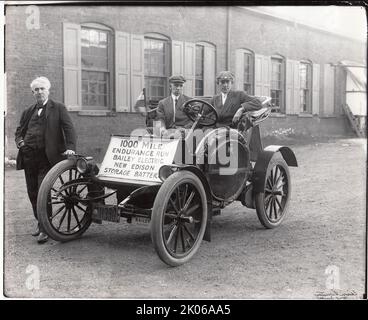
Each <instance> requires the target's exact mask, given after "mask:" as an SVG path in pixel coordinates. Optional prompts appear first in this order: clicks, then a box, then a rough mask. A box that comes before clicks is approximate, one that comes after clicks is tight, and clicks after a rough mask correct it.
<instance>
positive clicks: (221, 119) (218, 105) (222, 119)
mask: <svg viewBox="0 0 368 320" xmlns="http://www.w3.org/2000/svg"><path fill="white" fill-rule="evenodd" d="M210 103H211V104H212V105H213V106H214V107H215V109H216V110H217V113H218V121H217V126H230V125H231V123H232V119H233V117H234V115H235V113H236V111H238V109H239V108H240V107H243V108H244V110H245V111H254V110H259V109H261V108H262V103H261V102H260V101H259V100H258V99H257V98H255V97H253V96H250V95H247V94H246V93H245V92H244V91H232V90H230V91H229V93H228V94H227V98H226V100H225V105H222V94H221V93H220V94H218V95H215V96H214V97H213V98H212V99H211V101H210Z"/></svg>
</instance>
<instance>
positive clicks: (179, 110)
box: [156, 94, 192, 129]
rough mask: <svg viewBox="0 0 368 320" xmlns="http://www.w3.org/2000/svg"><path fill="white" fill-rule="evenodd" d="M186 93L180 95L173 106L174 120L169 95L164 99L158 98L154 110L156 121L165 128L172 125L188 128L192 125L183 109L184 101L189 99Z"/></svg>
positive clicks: (171, 101)
mask: <svg viewBox="0 0 368 320" xmlns="http://www.w3.org/2000/svg"><path fill="white" fill-rule="evenodd" d="M190 99H191V98H189V97H188V96H186V95H183V94H182V95H180V96H179V100H178V102H177V105H176V108H175V120H174V105H173V100H172V98H171V95H170V96H169V97H166V98H165V99H162V100H160V102H159V103H158V107H157V110H156V121H161V122H162V123H163V124H164V125H165V127H166V129H170V128H173V127H175V126H176V127H185V128H188V127H190V126H191V125H192V121H191V120H190V119H189V118H188V116H187V115H186V113H185V112H184V111H183V105H184V103H185V102H186V101H188V100H190Z"/></svg>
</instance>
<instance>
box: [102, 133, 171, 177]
mask: <svg viewBox="0 0 368 320" xmlns="http://www.w3.org/2000/svg"><path fill="white" fill-rule="evenodd" d="M177 146H178V140H172V139H160V138H152V137H129V136H127V137H124V136H112V137H111V140H110V144H109V146H108V148H107V151H106V154H105V157H104V160H103V162H102V164H101V168H100V171H99V175H98V176H99V177H103V178H114V179H116V178H117V179H119V178H120V179H128V180H135V181H149V182H161V180H160V178H159V176H158V172H159V169H160V167H161V166H163V165H167V164H172V163H173V159H174V156H175V152H176V149H177Z"/></svg>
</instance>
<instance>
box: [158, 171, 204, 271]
mask: <svg viewBox="0 0 368 320" xmlns="http://www.w3.org/2000/svg"><path fill="white" fill-rule="evenodd" d="M206 224H207V197H206V192H205V190H204V187H203V185H202V183H201V181H200V179H199V178H198V177H197V176H196V175H194V174H193V173H191V172H188V171H185V170H184V171H179V172H176V173H174V174H172V175H171V176H169V177H168V178H167V180H165V182H164V183H163V184H162V186H161V188H160V189H159V191H158V193H157V196H156V199H155V202H154V205H153V210H152V217H151V238H152V242H153V244H154V247H155V249H156V251H157V254H158V255H159V257H160V259H161V260H162V261H163V262H165V263H166V264H168V265H170V266H179V265H181V264H183V263H185V262H187V261H189V260H190V259H191V258H192V257H193V256H194V254H195V253H196V252H197V251H198V248H199V246H200V244H201V242H202V239H203V235H204V232H205V230H206Z"/></svg>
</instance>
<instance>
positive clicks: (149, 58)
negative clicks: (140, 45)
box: [144, 38, 169, 101]
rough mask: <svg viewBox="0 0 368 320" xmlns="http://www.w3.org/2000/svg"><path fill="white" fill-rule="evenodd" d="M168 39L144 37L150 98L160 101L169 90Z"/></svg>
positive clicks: (148, 95)
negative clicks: (167, 72)
mask: <svg viewBox="0 0 368 320" xmlns="http://www.w3.org/2000/svg"><path fill="white" fill-rule="evenodd" d="M166 51H167V41H165V40H160V39H151V38H145V39H144V75H145V87H146V90H147V91H146V93H147V97H148V100H153V101H158V100H160V99H162V98H164V97H165V95H166V90H167V74H166V71H167V70H168V66H167V64H168V63H169V62H168V61H169V60H168V57H167V54H166Z"/></svg>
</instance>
